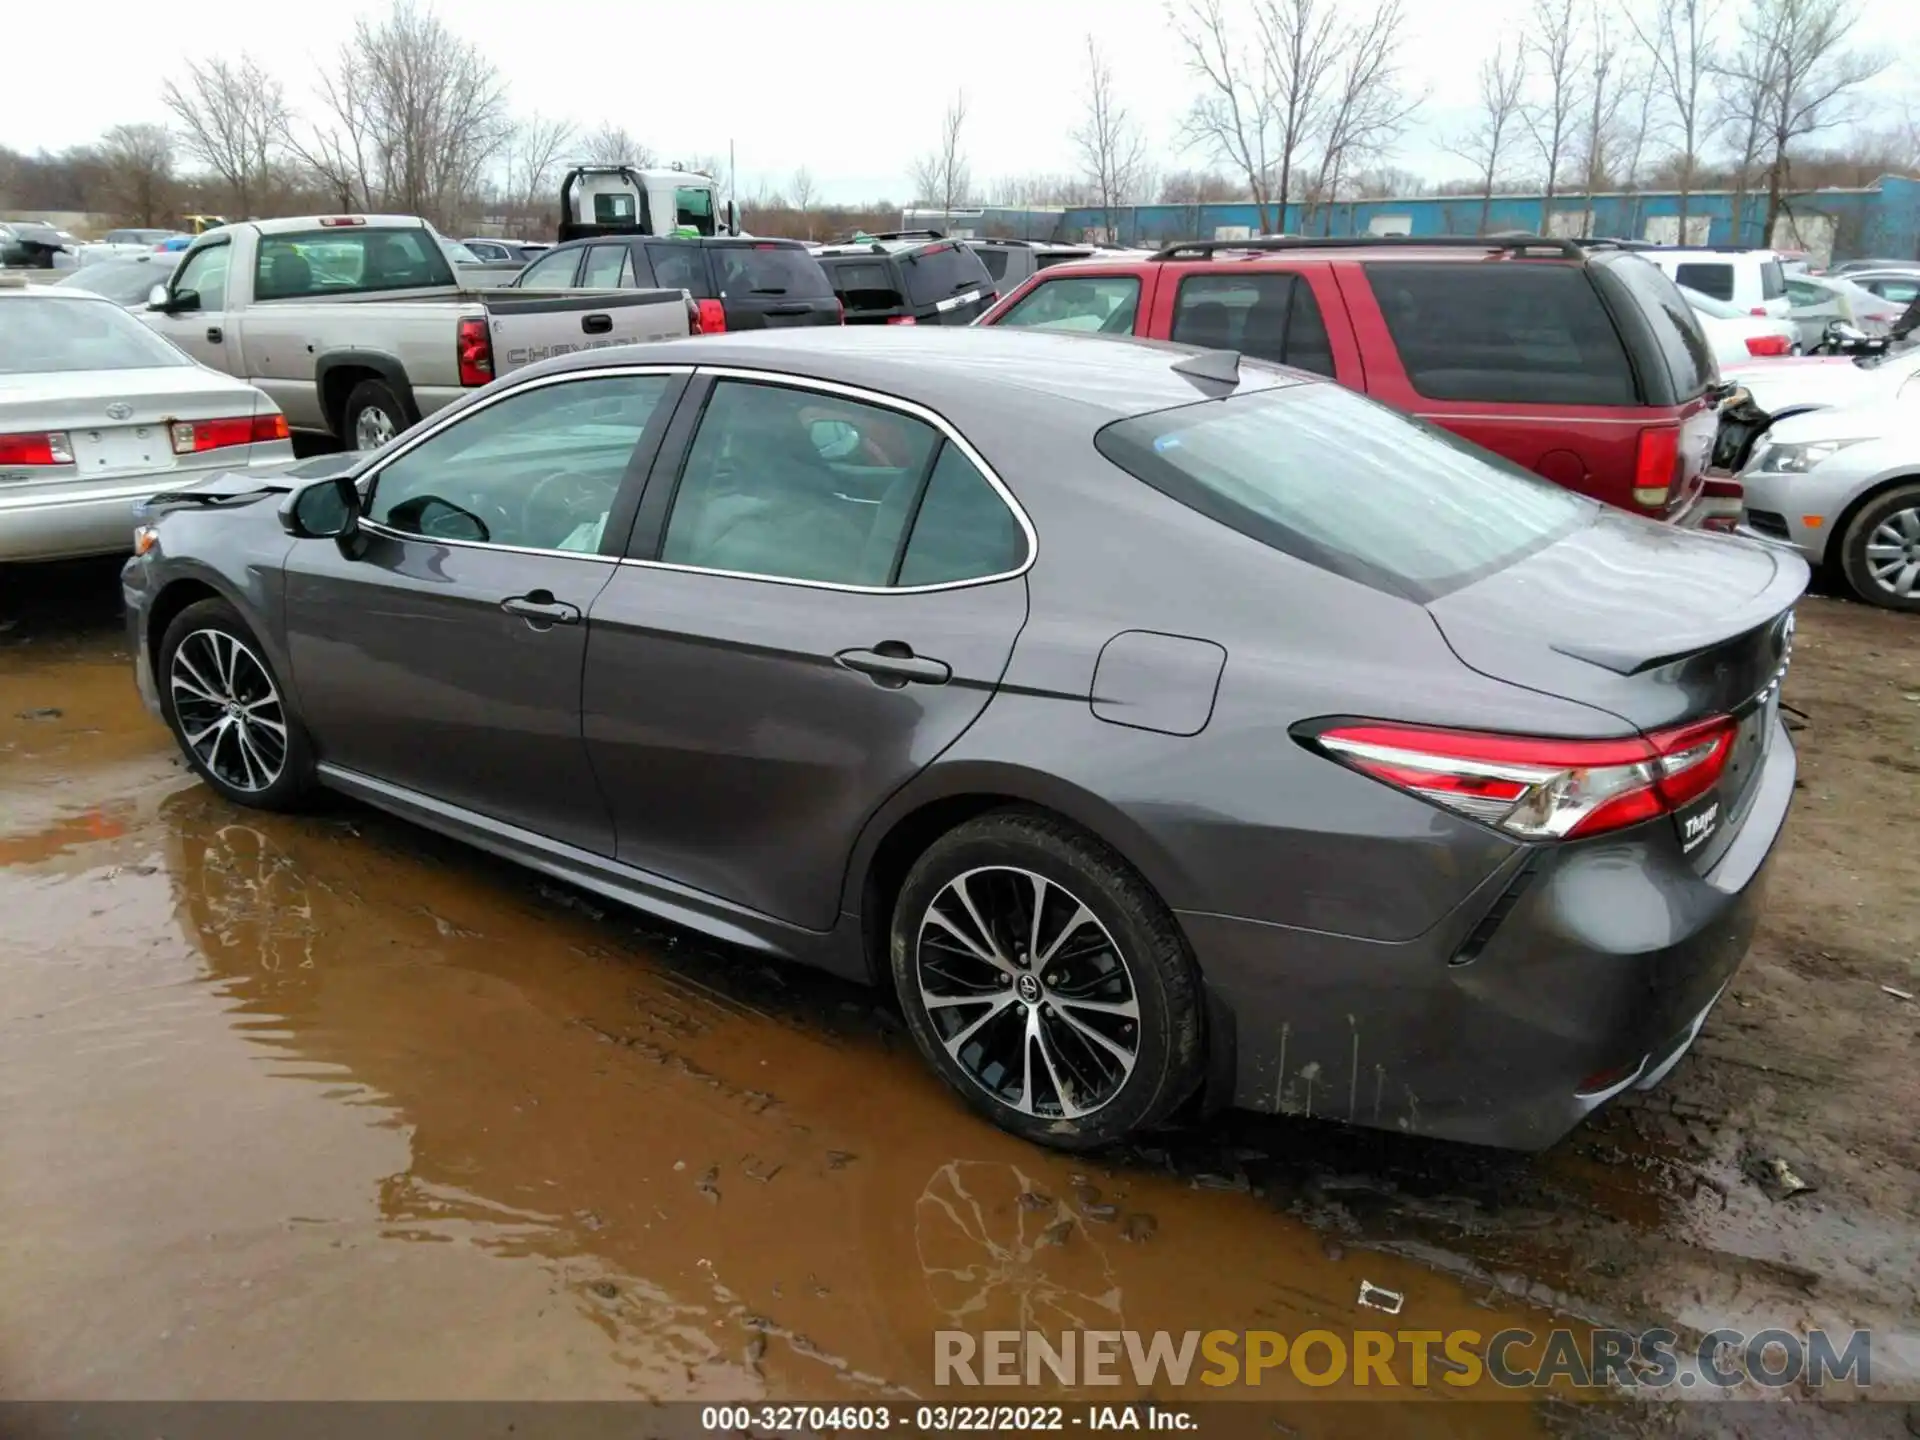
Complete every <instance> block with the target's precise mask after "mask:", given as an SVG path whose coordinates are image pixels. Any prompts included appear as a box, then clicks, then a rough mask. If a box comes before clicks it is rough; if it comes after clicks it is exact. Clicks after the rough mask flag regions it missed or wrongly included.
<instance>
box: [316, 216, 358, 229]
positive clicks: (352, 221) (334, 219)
mask: <svg viewBox="0 0 1920 1440" xmlns="http://www.w3.org/2000/svg"><path fill="white" fill-rule="evenodd" d="M320 223H321V225H322V226H324V227H325V228H326V229H329V230H331V229H333V228H334V227H335V226H336V225H364V224H366V223H367V217H366V216H364V215H328V216H324V217H323V218H322V219H321V221H320Z"/></svg>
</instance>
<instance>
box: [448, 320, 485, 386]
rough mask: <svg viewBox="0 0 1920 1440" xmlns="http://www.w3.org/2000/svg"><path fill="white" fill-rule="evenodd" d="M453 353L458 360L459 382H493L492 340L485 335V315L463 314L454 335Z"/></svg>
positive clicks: (480, 383)
mask: <svg viewBox="0 0 1920 1440" xmlns="http://www.w3.org/2000/svg"><path fill="white" fill-rule="evenodd" d="M453 344H454V354H455V355H456V356H457V357H458V359H459V362H460V383H461V384H462V385H464V386H468V387H471V386H474V385H489V384H491V383H492V382H493V341H492V339H491V338H490V337H489V336H488V335H487V322H486V317H484V316H481V315H467V316H463V317H462V318H461V321H460V328H459V330H458V331H457V332H456V334H455V336H454V342H453Z"/></svg>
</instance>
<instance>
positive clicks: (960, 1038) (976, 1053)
mask: <svg viewBox="0 0 1920 1440" xmlns="http://www.w3.org/2000/svg"><path fill="white" fill-rule="evenodd" d="M1035 896H1039V897H1041V898H1040V903H1039V906H1038V908H1039V911H1040V920H1039V923H1038V924H1037V925H1036V924H1035V923H1034V915H1033V912H1034V910H1035V908H1036V907H1035V904H1034V897H1035ZM982 924H984V925H985V926H987V927H990V933H989V934H987V935H984V936H983V934H982V931H981V925H982ZM956 927H957V928H956ZM962 932H966V933H962ZM888 949H889V954H890V959H891V968H892V971H893V979H894V986H895V989H896V990H897V992H898V994H899V997H900V1004H901V1008H902V1010H903V1011H904V1012H905V1015H906V1020H907V1025H908V1028H909V1029H910V1030H911V1031H912V1033H913V1038H914V1040H915V1042H916V1043H917V1044H918V1045H919V1047H920V1050H921V1053H922V1054H923V1055H925V1056H926V1057H927V1060H928V1062H929V1063H930V1064H931V1065H932V1066H933V1068H934V1069H935V1070H936V1071H937V1072H939V1074H940V1077H941V1078H942V1079H943V1080H945V1081H946V1082H947V1084H948V1085H950V1086H951V1087H953V1089H954V1090H955V1091H957V1092H958V1093H959V1094H960V1095H961V1097H962V1098H964V1099H965V1100H966V1101H967V1103H968V1104H969V1105H971V1106H972V1107H973V1108H974V1109H975V1110H977V1111H979V1112H980V1113H981V1114H983V1115H985V1116H986V1117H987V1118H988V1119H990V1120H992V1121H993V1122H994V1123H995V1124H996V1125H999V1126H1000V1127H1001V1128H1002V1129H1005V1130H1009V1131H1012V1132H1013V1133H1014V1134H1016V1135H1020V1136H1023V1137H1024V1138H1026V1139H1029V1140H1033V1141H1036V1142H1038V1143H1040V1144H1043V1145H1050V1146H1054V1147H1056V1148H1059V1149H1063V1150H1087V1149H1093V1148H1095V1147H1098V1146H1101V1145H1106V1144H1110V1143H1112V1142H1114V1141H1116V1140H1119V1139H1121V1138H1122V1137H1123V1136H1125V1135H1127V1134H1129V1133H1131V1132H1133V1131H1137V1130H1140V1129H1143V1128H1145V1127H1148V1126H1151V1125H1154V1124H1156V1123H1158V1122H1159V1121H1161V1120H1164V1119H1165V1118H1166V1117H1167V1116H1168V1115H1169V1114H1170V1113H1171V1112H1172V1111H1173V1110H1174V1109H1175V1108H1176V1107H1177V1106H1178V1105H1179V1104H1180V1103H1181V1102H1182V1101H1183V1100H1185V1099H1186V1098H1187V1097H1188V1096H1189V1095H1191V1094H1192V1092H1193V1090H1194V1088H1195V1086H1196V1085H1197V1084H1198V1083H1199V1080H1200V1076H1201V1062H1202V1054H1203V1051H1204V1048H1205V1041H1204V1035H1203V1030H1202V1022H1201V1013H1202V1007H1201V1000H1200V985H1199V980H1198V977H1197V974H1196V972H1195V968H1194V964H1193V959H1192V956H1191V955H1190V954H1189V952H1188V949H1187V945H1186V941H1185V939H1184V938H1183V937H1182V936H1181V934H1180V930H1179V927H1178V926H1177V925H1176V924H1175V923H1174V919H1173V915H1172V913H1171V912H1170V911H1169V910H1168V909H1167V907H1166V905H1165V904H1164V903H1162V901H1161V900H1160V898H1159V897H1158V896H1157V895H1155V894H1154V892H1153V890H1152V889H1151V887H1149V886H1148V885H1147V883H1146V882H1145V881H1144V880H1143V879H1141V878H1140V876H1139V875H1137V874H1136V873H1135V872H1134V871H1133V869H1132V868H1131V867H1130V866H1129V865H1128V864H1127V863H1126V862H1125V861H1124V860H1123V859H1121V858H1120V857H1119V856H1118V855H1116V854H1115V853H1114V852H1113V851H1112V850H1110V849H1109V848H1108V847H1107V846H1105V845H1103V844H1101V843H1100V842H1099V841H1097V840H1095V839H1093V838H1091V837H1090V836H1088V835H1086V834H1085V833H1084V832H1082V831H1080V830H1078V829H1075V828H1074V827H1072V826H1070V825H1067V824H1065V823H1063V822H1061V821H1059V820H1056V819H1053V818H1051V817H1048V816H1043V815H1038V814H1033V813H1029V812H1026V811H1017V810H1003V811H995V812H993V813H991V814H988V815H984V816H981V817H979V818H977V819H974V820H970V821H968V822H966V823H965V824H963V825H960V826H958V827H956V828H955V829H953V830H951V831H949V832H948V833H947V834H945V835H943V836H942V837H941V838H940V839H938V840H936V841H935V842H934V843H933V844H932V845H931V846H930V847H928V849H927V850H926V852H925V853H924V854H922V855H921V856H920V858H919V859H918V860H917V861H916V862H915V863H914V865H913V868H912V869H911V870H910V871H909V872H908V874H907V878H906V881H905V883H904V884H902V886H901V888H900V894H899V897H898V899H897V900H896V901H895V902H894V908H893V915H892V919H891V922H890V925H889V934H888ZM1048 952H1052V955H1053V958H1052V959H1051V960H1048V959H1047V956H1048ZM1036 957H1037V958H1039V959H1040V960H1042V961H1043V962H1045V963H1041V964H1031V963H1030V962H1031V960H1032V959H1034V958H1036ZM975 996H977V997H978V998H972V997H975ZM1069 997H1071V998H1069ZM943 1001H944V1002H945V1003H941V1002H943ZM1093 1007H1097V1008H1093ZM1089 1031H1093V1032H1095V1033H1094V1034H1093V1035H1092V1036H1091V1037H1090V1036H1089V1035H1088V1032H1089ZM1102 1037H1104V1040H1103V1038H1102ZM1016 1057H1018V1058H1019V1059H1020V1060H1021V1063H1022V1064H1023V1066H1024V1067H1025V1069H1024V1070H1023V1071H1022V1072H1021V1073H1018V1074H1016V1072H1015V1070H1014V1061H1015V1059H1016Z"/></svg>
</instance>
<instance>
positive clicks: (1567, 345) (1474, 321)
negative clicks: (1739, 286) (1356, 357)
mask: <svg viewBox="0 0 1920 1440" xmlns="http://www.w3.org/2000/svg"><path fill="white" fill-rule="evenodd" d="M1365 269H1366V272H1367V280H1368V283H1369V284H1370V285H1371V286H1372V287H1373V293H1374V296H1375V298H1376V299H1377V300H1378V301H1379V302H1380V311H1381V314H1382V315H1383V316H1384V317H1385V318H1386V322H1387V329H1388V331H1389V332H1390V333H1391V335H1392V337H1393V343H1394V347H1395V348H1396V349H1397V350H1398V351H1399V352H1400V360H1401V363H1402V365H1404V366H1405V368H1406V372H1407V379H1408V381H1409V382H1410V383H1411V384H1412V386H1413V388H1414V389H1415V390H1416V391H1418V392H1419V393H1420V394H1422V395H1424V396H1426V397H1427V398H1428V399H1431V400H1480V401H1493V402H1496V403H1501V404H1534V405H1553V404H1558V405H1638V404H1639V403H1640V399H1639V393H1638V388H1637V386H1636V385H1635V383H1634V376H1633V369H1632V367H1631V366H1630V365H1629V363H1628V361H1627V349H1626V346H1625V344H1624V343H1622V341H1621V339H1620V335H1619V332H1618V331H1616V330H1615V329H1614V326H1613V319H1612V317H1611V316H1609V315H1608V314H1607V310H1606V307H1605V306H1604V305H1603V304H1602V303H1601V301H1600V294H1599V292H1598V291H1597V290H1595V289H1594V286H1593V282H1592V281H1591V280H1590V279H1588V278H1587V274H1586V271H1585V270H1584V269H1582V268H1580V267H1578V266H1573V265H1563V264H1557V263H1553V264H1549V263H1542V262H1537V261H1529V260H1500V261H1476V262H1467V263H1444V262H1443V263H1436V264H1422V263H1406V264H1370V265H1367V266H1366V267H1365Z"/></svg>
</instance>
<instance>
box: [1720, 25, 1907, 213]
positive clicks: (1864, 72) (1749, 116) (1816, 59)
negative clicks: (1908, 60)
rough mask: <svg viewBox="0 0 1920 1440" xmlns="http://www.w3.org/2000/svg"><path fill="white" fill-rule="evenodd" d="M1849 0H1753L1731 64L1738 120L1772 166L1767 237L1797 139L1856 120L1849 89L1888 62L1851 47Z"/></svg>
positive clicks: (1782, 204) (1780, 207)
mask: <svg viewBox="0 0 1920 1440" xmlns="http://www.w3.org/2000/svg"><path fill="white" fill-rule="evenodd" d="M1854 19H1855V14H1854V10H1853V7H1852V5H1851V4H1849V3H1847V0H1755V3H1754V5H1753V7H1752V9H1751V10H1749V11H1748V12H1747V14H1746V15H1745V16H1744V17H1743V18H1742V20H1741V22H1740V46H1739V48H1738V50H1737V51H1735V53H1734V55H1733V58H1732V60H1731V61H1730V62H1729V63H1728V65H1727V66H1726V74H1727V76H1728V78H1729V80H1730V81H1731V82H1732V87H1733V95H1734V97H1735V98H1734V100H1733V107H1734V118H1735V121H1736V123H1739V122H1743V121H1744V122H1746V123H1747V125H1748V129H1749V133H1752V134H1755V135H1757V137H1758V140H1759V148H1758V151H1757V153H1756V154H1755V156H1754V158H1755V159H1756V160H1764V161H1765V162H1766V166H1767V219H1766V229H1765V231H1764V232H1763V243H1765V242H1766V241H1768V240H1770V239H1771V238H1772V235H1773V231H1774V226H1775V225H1776V224H1778V223H1779V220H1780V216H1781V215H1782V214H1783V213H1784V212H1785V209H1786V194H1787V187H1788V182H1789V177H1790V175H1791V171H1792V164H1793V153H1792V152H1793V149H1794V146H1795V144H1796V142H1798V141H1801V140H1804V139H1805V138H1806V137H1807V136H1809V135H1816V134H1819V133H1820V132H1821V131H1823V130H1828V129H1831V128H1833V127H1834V126H1836V125H1840V124H1843V123H1845V122H1846V121H1847V120H1849V119H1851V118H1852V116H1851V113H1850V109H1849V106H1848V104H1847V102H1848V100H1849V99H1850V97H1851V92H1852V91H1854V90H1856V89H1857V88H1858V87H1860V86H1861V85H1863V84H1865V83H1866V82H1867V81H1869V80H1871V79H1872V78H1873V77H1874V76H1876V75H1878V74H1879V73H1880V72H1881V71H1882V70H1884V69H1886V68H1887V65H1888V63H1889V58H1890V57H1887V56H1883V55H1878V54H1871V53H1867V52H1863V51H1857V50H1853V49H1850V48H1848V46H1847V37H1848V32H1849V31H1850V30H1851V29H1852V28H1853V22H1854Z"/></svg>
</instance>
